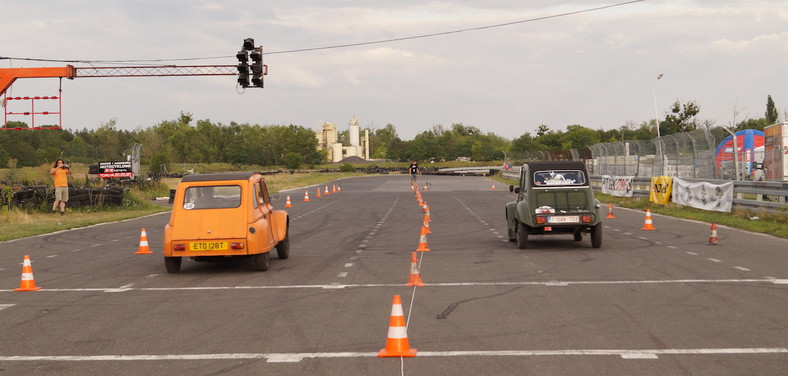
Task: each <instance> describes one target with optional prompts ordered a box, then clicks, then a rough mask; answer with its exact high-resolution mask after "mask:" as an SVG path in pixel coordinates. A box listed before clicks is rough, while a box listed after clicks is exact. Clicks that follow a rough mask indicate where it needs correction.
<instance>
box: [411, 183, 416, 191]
mask: <svg viewBox="0 0 788 376" xmlns="http://www.w3.org/2000/svg"><path fill="white" fill-rule="evenodd" d="M415 190H416V187H414V186H413V184H411V185H410V191H411V192H413V191H415Z"/></svg>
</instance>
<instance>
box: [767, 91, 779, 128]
mask: <svg viewBox="0 0 788 376" xmlns="http://www.w3.org/2000/svg"><path fill="white" fill-rule="evenodd" d="M779 120H780V114H779V113H778V112H777V108H776V107H775V106H774V101H773V100H772V96H771V95H769V96H767V97H766V122H767V123H768V124H769V125H771V124H775V123H777V122H778V121H779Z"/></svg>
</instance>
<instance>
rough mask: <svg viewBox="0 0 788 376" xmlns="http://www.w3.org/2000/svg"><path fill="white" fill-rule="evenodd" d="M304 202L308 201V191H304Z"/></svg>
mask: <svg viewBox="0 0 788 376" xmlns="http://www.w3.org/2000/svg"><path fill="white" fill-rule="evenodd" d="M304 202H309V191H304Z"/></svg>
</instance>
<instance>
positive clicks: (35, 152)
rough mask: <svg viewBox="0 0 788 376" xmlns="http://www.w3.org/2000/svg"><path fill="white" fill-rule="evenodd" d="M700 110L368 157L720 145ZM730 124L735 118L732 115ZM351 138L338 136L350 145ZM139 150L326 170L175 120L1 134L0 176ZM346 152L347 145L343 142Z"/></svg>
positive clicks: (256, 140) (443, 130) (148, 154)
mask: <svg viewBox="0 0 788 376" xmlns="http://www.w3.org/2000/svg"><path fill="white" fill-rule="evenodd" d="M699 113H700V106H699V105H698V104H697V103H695V102H694V101H689V102H686V103H681V102H680V101H678V100H677V101H675V102H674V103H673V104H672V106H671V107H670V110H669V112H667V114H666V115H665V118H664V119H662V120H660V122H659V124H657V122H656V120H654V119H652V120H650V121H644V122H642V123H640V124H635V123H634V122H627V123H626V124H624V125H622V126H620V127H619V128H616V129H610V130H603V129H591V128H587V127H584V126H582V125H579V124H572V125H568V126H567V127H566V130H558V129H551V128H550V127H549V126H548V125H546V124H541V125H539V126H538V128H537V130H536V132H535V133H534V134H532V133H531V132H525V133H524V134H522V135H521V136H519V137H517V138H515V139H514V140H508V139H506V138H503V137H501V136H498V135H496V134H494V133H492V132H482V131H481V130H480V129H479V128H477V127H474V126H471V125H464V124H461V123H456V124H452V125H451V126H449V127H444V126H442V125H435V126H433V127H432V128H430V129H428V130H425V131H423V132H421V133H419V134H417V135H416V136H415V137H414V139H413V140H402V139H401V138H400V137H399V136H398V134H397V129H396V127H395V126H394V125H393V124H387V125H386V126H385V127H383V128H380V129H370V153H371V157H372V158H375V159H385V160H393V161H411V160H417V161H429V160H434V161H443V160H457V159H460V158H468V159H470V160H474V161H492V160H503V159H506V157H507V153H510V152H515V153H518V152H519V155H523V154H522V153H532V152H539V151H548V150H568V149H579V148H584V147H588V146H591V145H594V144H598V143H605V142H615V141H622V140H651V139H654V138H656V137H657V127H659V132H660V134H661V135H663V136H664V135H668V134H672V133H678V132H688V131H693V130H696V129H704V128H705V129H708V130H710V131H712V133H713V134H715V137H717V135H720V137H719V138H718V139H719V140H721V139H722V138H724V137H725V135H727V133H726V132H725V131H724V130H723V129H722V127H720V126H715V125H714V124H713V123H712V122H709V121H701V120H699V119H698V118H697V115H698V114H699ZM764 115H765V116H764V117H762V118H756V119H745V120H742V121H740V122H738V123H736V125H735V126H729V128H735V130H740V129H759V130H763V128H764V127H765V126H767V125H770V124H774V123H777V122H778V121H779V113H778V112H777V110H776V106H775V104H774V101H773V100H772V97H771V96H768V98H767V103H766V112H765V113H764ZM734 118H735V110H734ZM15 127H19V128H27V124H25V123H23V122H9V123H8V125H7V128H15ZM347 138H348V131H343V132H341V133H340V135H339V141H340V142H341V141H343V140H347ZM135 143H139V144H141V145H143V148H142V150H141V154H142V155H141V158H142V163H143V164H149V165H151V166H152V170H153V171H157V170H158V168H159V166H162V165H165V166H166V165H167V164H169V163H230V164H237V165H243V164H256V165H261V166H285V167H287V168H299V167H300V166H302V165H307V166H313V165H318V164H321V163H325V162H326V154H325V153H324V152H323V151H320V150H318V148H317V145H318V142H317V138H316V137H315V131H314V130H312V129H309V128H305V127H303V126H300V125H293V124H290V125H268V126H260V125H257V124H253V125H252V124H238V123H235V122H230V124H222V123H214V122H211V121H210V120H208V119H205V120H197V121H194V119H193V118H192V115H191V114H188V113H181V114H180V116H179V117H178V118H177V119H176V120H169V121H162V122H161V123H159V124H157V125H155V126H152V127H149V128H145V129H136V130H133V131H128V130H121V129H117V128H116V124H115V120H114V119H113V120H110V121H108V122H106V123H103V124H101V126H99V127H98V128H97V129H87V128H85V129H82V130H78V131H70V130H66V129H56V130H36V131H33V130H20V131H13V130H2V131H0V168H4V167H10V168H14V167H22V166H40V165H42V164H46V163H53V162H54V161H55V160H57V159H58V158H63V159H66V160H68V161H71V162H72V163H73V162H80V163H86V164H92V163H96V162H98V161H113V160H125V155H128V154H129V152H130V149H131V147H132V146H133V145H134V144H135ZM345 144H347V142H345Z"/></svg>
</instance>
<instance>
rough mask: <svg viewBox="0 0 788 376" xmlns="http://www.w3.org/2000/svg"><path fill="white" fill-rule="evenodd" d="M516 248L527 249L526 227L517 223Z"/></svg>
mask: <svg viewBox="0 0 788 376" xmlns="http://www.w3.org/2000/svg"><path fill="white" fill-rule="evenodd" d="M517 248H520V249H526V248H528V225H526V224H525V223H522V222H519V221H518V222H517Z"/></svg>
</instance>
